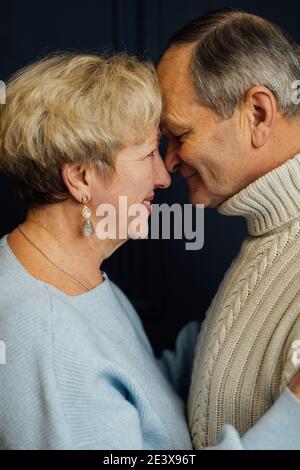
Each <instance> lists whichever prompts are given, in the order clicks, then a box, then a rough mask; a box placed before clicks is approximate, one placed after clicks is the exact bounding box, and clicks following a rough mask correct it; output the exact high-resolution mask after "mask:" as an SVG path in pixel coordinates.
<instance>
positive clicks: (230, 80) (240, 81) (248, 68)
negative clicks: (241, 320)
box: [170, 8, 300, 118]
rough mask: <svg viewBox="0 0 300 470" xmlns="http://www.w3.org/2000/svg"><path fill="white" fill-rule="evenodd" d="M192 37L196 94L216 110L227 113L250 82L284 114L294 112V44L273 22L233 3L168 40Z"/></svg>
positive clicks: (297, 70)
mask: <svg viewBox="0 0 300 470" xmlns="http://www.w3.org/2000/svg"><path fill="white" fill-rule="evenodd" d="M194 42H195V48H194V50H193V55H192V60H191V73H192V80H193V85H194V88H195V91H196V93H197V97H198V98H199V100H200V102H201V103H202V104H203V105H206V106H208V107H210V108H211V109H212V110H213V111H215V112H216V113H217V114H218V115H219V116H221V117H223V118H229V117H230V116H231V115H232V114H233V112H234V109H235V107H236V106H237V104H238V103H239V102H240V100H241V99H242V98H243V96H244V94H245V93H246V92H247V91H248V90H249V89H250V88H252V87H253V86H255V85H263V86H265V87H267V88H268V89H269V90H270V91H271V92H272V93H273V94H274V96H275V98H276V101H277V105H278V108H279V110H280V111H281V112H282V114H283V115H284V116H286V117H292V116H296V115H300V107H299V105H297V104H296V103H295V102H293V91H294V90H293V83H294V82H295V81H297V80H300V47H299V45H298V44H297V43H296V42H295V41H294V40H293V39H292V38H291V37H289V36H288V34H287V33H286V32H285V31H284V30H283V29H281V28H280V27H279V26H277V25H275V24H273V23H271V22H270V21H268V20H266V19H264V18H261V17H259V16H255V15H251V14H248V13H244V12H241V11H237V10H234V9H227V8H226V9H222V10H216V11H213V12H210V13H208V14H206V15H203V16H201V17H199V18H197V19H195V20H192V21H191V22H190V23H188V24H187V25H186V26H184V27H183V28H182V29H181V30H180V31H178V32H177V33H175V34H174V35H173V37H172V38H171V40H170V45H171V46H172V45H177V46H179V45H182V44H192V43H194Z"/></svg>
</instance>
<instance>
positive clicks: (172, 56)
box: [157, 46, 193, 112]
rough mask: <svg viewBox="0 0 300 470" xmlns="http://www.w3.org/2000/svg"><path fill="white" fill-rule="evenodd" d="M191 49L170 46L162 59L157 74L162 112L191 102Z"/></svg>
mask: <svg viewBox="0 0 300 470" xmlns="http://www.w3.org/2000/svg"><path fill="white" fill-rule="evenodd" d="M191 50H192V49H191V47H187V46H180V47H175V46H172V47H171V48H169V49H168V50H167V51H166V52H165V54H164V56H163V57H162V59H161V61H160V63H159V66H158V69H157V73H158V78H159V81H160V85H161V89H162V94H163V101H164V110H165V111H166V112H167V111H168V109H169V108H171V110H173V109H174V108H177V107H178V106H181V105H182V103H184V104H185V105H188V104H191V102H192V101H193V85H192V78H191V72H190V60H191Z"/></svg>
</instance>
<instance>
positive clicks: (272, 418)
mask: <svg viewBox="0 0 300 470" xmlns="http://www.w3.org/2000/svg"><path fill="white" fill-rule="evenodd" d="M299 436H300V400H299V399H298V398H297V397H296V396H295V395H294V394H293V393H292V392H291V391H290V389H289V388H288V387H287V388H285V389H284V391H283V393H282V394H281V395H280V396H279V398H278V400H277V401H276V402H275V403H274V405H273V406H272V407H271V408H270V409H269V410H268V411H267V412H266V413H265V414H264V415H263V416H262V418H261V419H260V420H259V421H258V422H257V423H256V424H255V425H254V426H253V427H252V428H251V429H249V430H248V431H247V432H246V433H245V434H244V436H243V437H240V436H239V434H238V432H237V431H236V430H235V428H234V427H233V426H231V425H225V426H223V428H222V429H221V432H220V434H219V437H218V441H217V444H216V445H215V446H213V447H208V448H207V450H299V449H300V438H299Z"/></svg>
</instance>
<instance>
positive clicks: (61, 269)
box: [18, 224, 90, 291]
mask: <svg viewBox="0 0 300 470" xmlns="http://www.w3.org/2000/svg"><path fill="white" fill-rule="evenodd" d="M18 228H19V230H20V232H21V234H22V235H23V237H24V238H25V239H26V240H27V241H28V243H30V245H32V246H33V247H34V248H35V249H36V250H38V252H39V253H40V254H41V255H42V256H43V257H44V258H46V260H47V261H49V263H51V264H52V266H54V267H55V268H57V269H59V270H60V271H61V272H62V273H64V274H65V275H66V276H68V277H69V278H70V279H72V281H74V282H76V283H77V284H78V285H80V287H81V288H83V289H84V290H86V291H89V290H90V289H89V288H88V287H87V286H86V285H85V284H83V282H81V281H79V280H78V279H76V278H75V277H74V276H72V274H70V273H69V272H68V271H65V270H64V269H63V268H62V267H60V266H59V265H58V264H56V263H55V262H54V261H53V260H52V259H50V258H49V257H48V256H47V255H46V254H45V253H44V252H43V251H42V250H41V249H40V248H39V247H38V246H36V244H35V243H33V241H32V240H30V238H28V236H27V235H26V233H25V232H24V231H23V228H22V227H21V224H20V225H19V227H18Z"/></svg>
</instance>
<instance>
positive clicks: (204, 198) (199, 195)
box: [189, 188, 222, 209]
mask: <svg viewBox="0 0 300 470" xmlns="http://www.w3.org/2000/svg"><path fill="white" fill-rule="evenodd" d="M189 201H190V203H191V204H192V205H193V206H196V204H203V206H204V208H205V209H213V208H216V207H218V206H219V205H220V204H221V203H222V202H221V201H219V200H216V198H214V197H212V196H211V195H210V194H208V193H207V192H206V191H203V189H202V188H201V189H198V190H189Z"/></svg>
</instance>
